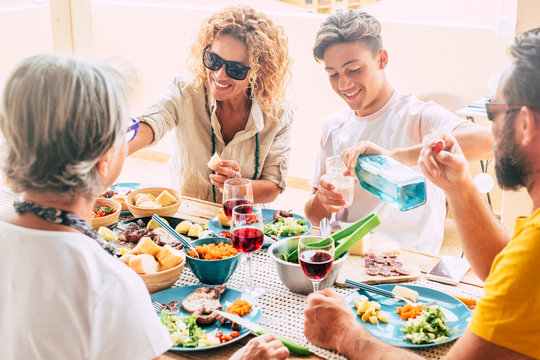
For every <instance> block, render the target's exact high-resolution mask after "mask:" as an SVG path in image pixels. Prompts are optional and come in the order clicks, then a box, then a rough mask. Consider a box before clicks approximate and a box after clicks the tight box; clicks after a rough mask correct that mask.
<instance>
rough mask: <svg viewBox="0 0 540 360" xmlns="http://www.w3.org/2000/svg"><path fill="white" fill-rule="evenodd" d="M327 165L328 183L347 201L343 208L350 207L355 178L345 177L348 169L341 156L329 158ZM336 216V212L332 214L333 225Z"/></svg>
mask: <svg viewBox="0 0 540 360" xmlns="http://www.w3.org/2000/svg"><path fill="white" fill-rule="evenodd" d="M325 164H326V176H327V179H328V181H330V182H331V183H332V184H333V185H334V186H335V187H336V191H338V192H340V193H341V194H343V198H344V200H345V205H344V206H343V208H348V207H350V206H351V205H352V202H353V199H354V182H355V180H356V179H355V178H354V177H353V176H344V175H343V173H344V172H345V170H347V167H346V166H345V163H344V162H343V158H342V157H341V155H337V156H332V157H329V158H328V159H326V163H325ZM340 210H341V208H340ZM335 214H336V213H335V212H333V213H332V219H331V222H330V223H331V224H332V223H335V221H336V219H335V216H336V215H335Z"/></svg>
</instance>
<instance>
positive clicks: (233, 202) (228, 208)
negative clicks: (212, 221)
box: [223, 199, 251, 219]
mask: <svg viewBox="0 0 540 360" xmlns="http://www.w3.org/2000/svg"><path fill="white" fill-rule="evenodd" d="M249 203H251V202H250V201H248V200H247V199H230V200H227V201H225V202H224V203H223V212H224V213H225V216H227V217H228V218H229V219H230V218H231V216H232V210H233V209H234V207H235V206H238V205H244V204H249Z"/></svg>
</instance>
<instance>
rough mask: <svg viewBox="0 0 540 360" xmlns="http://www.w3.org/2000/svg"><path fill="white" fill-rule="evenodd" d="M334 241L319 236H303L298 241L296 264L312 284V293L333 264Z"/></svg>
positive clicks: (316, 289) (317, 289) (317, 288)
mask: <svg viewBox="0 0 540 360" xmlns="http://www.w3.org/2000/svg"><path fill="white" fill-rule="evenodd" d="M334 250H335V248H334V240H333V239H332V238H323V237H320V236H303V237H301V238H300V240H299V241H298V262H299V263H300V267H301V268H302V271H303V272H304V274H305V275H306V276H307V277H308V278H309V279H311V282H312V283H313V292H316V291H319V283H320V282H321V281H322V280H323V279H324V278H325V277H326V275H328V273H329V272H330V269H331V268H332V263H333V262H334Z"/></svg>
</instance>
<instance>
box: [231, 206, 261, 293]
mask: <svg viewBox="0 0 540 360" xmlns="http://www.w3.org/2000/svg"><path fill="white" fill-rule="evenodd" d="M231 233H232V245H233V247H234V248H235V249H236V250H238V251H240V252H241V253H242V254H244V255H243V256H244V257H246V260H247V279H246V283H247V284H246V290H245V292H247V293H248V294H250V295H251V296H253V297H255V298H256V297H259V296H261V295H262V294H264V292H265V290H264V288H261V287H254V286H253V280H252V279H251V254H252V253H254V252H255V251H257V250H259V249H260V248H261V247H262V245H263V242H264V219H263V216H262V206H261V205H259V204H245V205H238V206H235V207H234V208H233V211H232V218H231Z"/></svg>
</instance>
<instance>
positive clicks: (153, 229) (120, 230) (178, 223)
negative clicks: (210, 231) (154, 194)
mask: <svg viewBox="0 0 540 360" xmlns="http://www.w3.org/2000/svg"><path fill="white" fill-rule="evenodd" d="M161 218H162V219H164V220H165V221H166V222H167V223H168V224H169V225H170V226H171V227H172V228H173V229H175V230H176V231H177V232H178V233H180V234H182V235H185V236H188V237H190V238H193V239H197V238H198V236H199V234H200V233H201V232H202V231H203V230H204V228H203V226H202V225H200V224H193V223H192V222H190V221H189V220H184V219H181V218H177V217H171V216H162V217H161ZM109 229H110V230H112V232H113V233H114V234H115V235H116V238H113V239H106V240H113V241H116V242H122V243H123V244H122V245H125V243H133V244H136V243H137V242H138V241H139V240H140V239H141V238H143V237H145V236H146V237H150V238H151V239H152V241H154V242H155V243H156V244H158V245H169V246H171V247H173V248H178V249H179V248H181V245H182V244H181V243H180V242H179V241H178V240H176V239H175V238H174V237H173V236H172V235H171V234H169V233H168V232H167V231H166V230H165V229H163V228H162V227H161V226H159V225H158V223H156V222H155V220H152V218H151V217H142V218H136V219H131V220H124V221H121V222H119V223H117V224H114V225H111V226H109Z"/></svg>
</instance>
